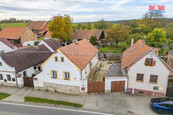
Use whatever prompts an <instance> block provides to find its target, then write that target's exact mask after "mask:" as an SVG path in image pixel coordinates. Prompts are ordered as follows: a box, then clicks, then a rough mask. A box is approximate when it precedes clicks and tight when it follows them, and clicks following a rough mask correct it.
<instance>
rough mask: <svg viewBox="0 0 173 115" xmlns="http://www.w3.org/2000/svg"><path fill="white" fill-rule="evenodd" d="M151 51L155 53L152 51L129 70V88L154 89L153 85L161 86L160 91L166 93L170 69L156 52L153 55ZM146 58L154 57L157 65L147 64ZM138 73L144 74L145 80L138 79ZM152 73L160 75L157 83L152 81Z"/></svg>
mask: <svg viewBox="0 0 173 115" xmlns="http://www.w3.org/2000/svg"><path fill="white" fill-rule="evenodd" d="M151 53H152V54H154V53H153V52H150V53H149V54H147V55H146V56H144V57H143V58H142V59H141V60H139V61H138V62H137V63H136V64H134V65H133V66H132V67H130V70H129V71H128V77H129V82H128V88H132V89H133V88H135V89H142V90H148V91H153V86H159V88H160V90H159V92H161V93H166V90H167V84H168V76H169V71H168V70H167V68H166V67H165V65H164V64H163V63H162V62H161V60H160V59H159V58H158V57H157V56H156V54H154V56H153V57H151V55H150V54H151ZM146 58H153V59H154V60H155V61H156V64H155V66H145V60H146ZM137 73H141V74H144V82H137V81H136V77H137ZM150 75H158V81H157V84H152V83H150Z"/></svg>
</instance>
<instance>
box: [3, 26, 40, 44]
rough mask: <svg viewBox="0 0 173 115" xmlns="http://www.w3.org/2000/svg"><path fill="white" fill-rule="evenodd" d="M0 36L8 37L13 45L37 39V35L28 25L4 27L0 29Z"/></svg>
mask: <svg viewBox="0 0 173 115" xmlns="http://www.w3.org/2000/svg"><path fill="white" fill-rule="evenodd" d="M0 37H3V38H6V39H8V40H9V41H10V42H11V43H12V44H13V45H17V46H19V45H22V44H23V43H24V42H27V41H35V40H37V36H36V34H35V33H33V32H32V31H31V30H30V29H29V28H28V27H5V28H3V30H1V31H0Z"/></svg>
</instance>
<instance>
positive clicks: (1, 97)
mask: <svg viewBox="0 0 173 115" xmlns="http://www.w3.org/2000/svg"><path fill="white" fill-rule="evenodd" d="M8 96H10V94H6V93H0V100H3V99H5V98H6V97H8Z"/></svg>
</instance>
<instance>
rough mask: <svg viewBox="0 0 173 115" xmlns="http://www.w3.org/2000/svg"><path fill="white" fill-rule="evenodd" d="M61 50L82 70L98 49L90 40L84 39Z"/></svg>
mask: <svg viewBox="0 0 173 115" xmlns="http://www.w3.org/2000/svg"><path fill="white" fill-rule="evenodd" d="M59 50H60V51H61V52H62V53H63V54H64V55H65V56H66V57H68V58H69V59H70V60H71V61H72V62H73V63H74V64H75V65H76V66H77V67H78V68H79V69H80V70H83V69H84V67H85V66H86V65H87V64H88V63H89V62H90V61H91V60H92V59H93V57H94V56H95V55H96V54H97V53H98V50H97V49H96V48H95V47H94V46H93V45H92V44H91V43H90V42H88V40H86V39H84V40H81V41H79V42H77V43H76V42H75V43H72V44H70V45H68V46H65V47H60V48H59Z"/></svg>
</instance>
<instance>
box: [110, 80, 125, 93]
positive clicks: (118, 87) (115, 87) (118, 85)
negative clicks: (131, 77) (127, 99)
mask: <svg viewBox="0 0 173 115" xmlns="http://www.w3.org/2000/svg"><path fill="white" fill-rule="evenodd" d="M124 90H125V81H112V82H111V92H123V91H124Z"/></svg>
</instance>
